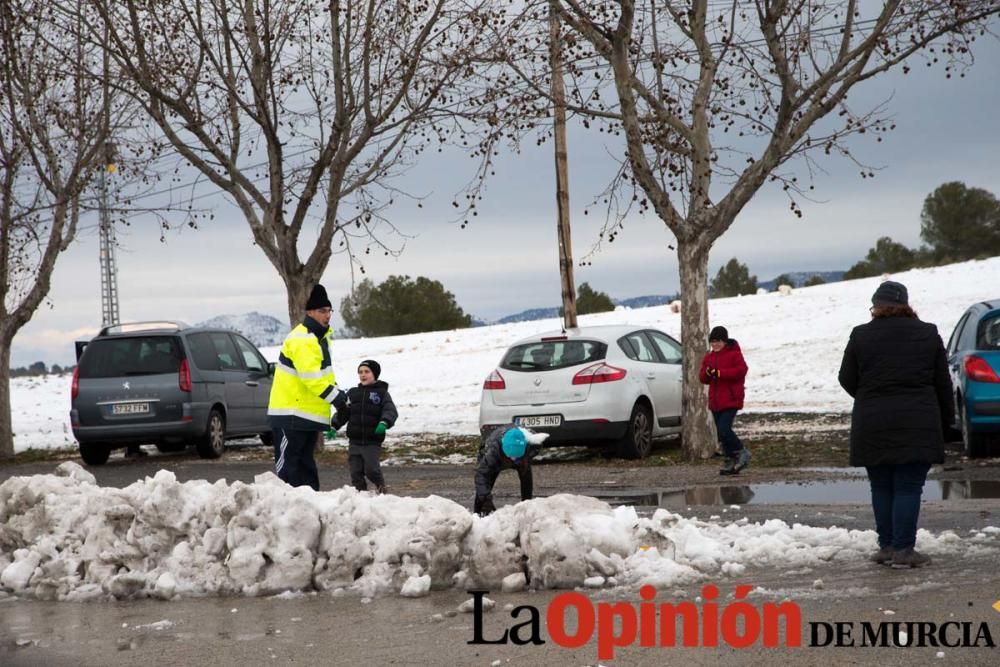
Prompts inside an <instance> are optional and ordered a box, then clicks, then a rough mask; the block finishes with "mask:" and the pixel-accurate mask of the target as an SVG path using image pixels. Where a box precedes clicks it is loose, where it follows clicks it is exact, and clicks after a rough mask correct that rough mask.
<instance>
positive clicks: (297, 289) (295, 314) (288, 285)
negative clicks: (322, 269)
mask: <svg viewBox="0 0 1000 667" xmlns="http://www.w3.org/2000/svg"><path fill="white" fill-rule="evenodd" d="M282 278H284V279H285V290H286V292H287V294H286V296H287V298H288V323H289V325H291V326H292V327H294V326H295V325H296V324H299V323H300V322H301V321H302V318H303V317H304V316H305V313H306V301H308V300H309V294H310V292H312V288H313V285H315V284H316V282H315V281H309V280H308V279H306V278H305V277H304V276H302V274H301V272H300V273H298V274H296V275H282ZM324 287H325V285H324Z"/></svg>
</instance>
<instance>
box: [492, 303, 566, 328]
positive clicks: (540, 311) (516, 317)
mask: <svg viewBox="0 0 1000 667" xmlns="http://www.w3.org/2000/svg"><path fill="white" fill-rule="evenodd" d="M550 317H559V308H558V307H555V308H531V309H530V310H522V311H521V312H520V313H514V314H513V315H506V316H504V317H501V318H500V319H499V320H497V321H496V324H510V323H511V322H530V321H532V320H544V319H548V318H550Z"/></svg>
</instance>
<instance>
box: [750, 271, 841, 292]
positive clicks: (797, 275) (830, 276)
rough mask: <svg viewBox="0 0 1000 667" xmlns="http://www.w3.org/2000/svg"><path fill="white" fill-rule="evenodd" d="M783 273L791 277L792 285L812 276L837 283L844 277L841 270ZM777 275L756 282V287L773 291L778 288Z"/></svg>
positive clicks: (800, 285) (803, 281)
mask: <svg viewBox="0 0 1000 667" xmlns="http://www.w3.org/2000/svg"><path fill="white" fill-rule="evenodd" d="M785 275H787V276H788V277H789V278H791V279H792V282H794V283H795V284H794V285H792V287H802V284H803V283H805V281H807V280H809V279H810V278H812V277H813V276H819V277H820V278H822V279H823V281H824V282H828V283H839V282H840V281H841V280H843V279H844V272H843V271H786V272H785ZM776 278H777V276H775V277H774V278H772V279H771V280H765V281H764V282H758V283H757V288H758V289H760V288H764V289H766V290H767V291H768V292H773V291H774V290H776V289H778V283H777V280H776Z"/></svg>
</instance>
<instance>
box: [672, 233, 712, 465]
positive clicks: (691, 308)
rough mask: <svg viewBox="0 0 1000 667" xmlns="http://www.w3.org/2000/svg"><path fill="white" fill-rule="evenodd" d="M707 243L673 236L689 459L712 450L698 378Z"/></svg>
mask: <svg viewBox="0 0 1000 667" xmlns="http://www.w3.org/2000/svg"><path fill="white" fill-rule="evenodd" d="M710 249H711V243H710V242H707V241H705V240H702V239H695V240H682V239H677V260H678V262H679V263H680V275H681V343H682V347H683V349H684V360H683V365H684V391H683V398H682V405H683V407H682V412H683V415H684V419H683V422H682V432H681V440H682V447H683V450H684V457H685V458H686V459H687V460H689V461H694V460H698V459H706V458H708V457H709V456H711V455H712V453H713V452H714V451H715V443H716V434H715V423H714V422H713V421H712V415H711V414H710V413H709V411H708V394H707V392H706V391H705V385H703V384H702V383H701V381H700V380H699V378H698V371H699V369H700V368H701V360H702V357H703V356H704V355H705V352H706V351H707V349H706V345H707V343H706V341H707V340H708V289H707V287H708V253H709V250H710Z"/></svg>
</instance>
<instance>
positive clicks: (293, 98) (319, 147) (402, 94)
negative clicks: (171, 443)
mask: <svg viewBox="0 0 1000 667" xmlns="http://www.w3.org/2000/svg"><path fill="white" fill-rule="evenodd" d="M87 2H88V3H89V4H90V5H91V6H92V7H93V8H94V9H96V10H97V12H98V13H99V14H100V15H101V17H102V23H103V24H102V25H101V26H100V27H96V28H95V29H94V31H93V34H92V35H91V39H92V40H93V41H94V43H102V41H103V33H104V31H105V30H106V31H107V34H108V39H107V41H106V42H105V45H106V48H107V50H108V53H109V54H110V56H111V59H112V62H113V63H114V68H115V70H116V71H115V72H114V73H113V79H117V80H118V81H120V82H127V83H124V84H120V85H121V89H122V92H125V93H127V94H130V95H132V96H133V97H134V98H135V99H136V100H137V101H138V102H139V103H140V104H141V105H142V107H143V108H144V110H145V113H146V114H148V116H149V118H150V119H151V120H152V123H153V125H154V127H155V128H156V130H157V131H158V133H159V136H158V137H156V138H155V139H154V140H153V142H154V143H155V144H156V145H157V147H158V148H157V150H158V151H163V150H165V149H166V148H170V149H172V150H173V151H176V153H178V154H179V155H180V156H182V157H183V158H184V159H185V160H186V161H187V162H189V163H190V165H192V166H193V167H194V169H196V170H197V172H199V173H200V174H201V175H202V176H203V177H205V178H207V179H208V180H209V181H211V183H213V184H214V185H215V186H216V187H218V188H219V189H220V190H221V191H222V192H224V193H225V194H226V195H227V196H228V198H229V199H230V200H231V201H232V202H233V203H235V205H236V206H237V207H238V208H239V210H240V211H241V212H242V214H243V217H244V218H245V220H246V222H247V223H248V225H249V226H250V230H251V232H252V235H253V239H254V242H255V243H256V245H258V246H259V247H260V248H261V250H262V251H263V253H264V255H265V256H266V257H267V259H268V261H269V262H270V263H271V265H272V266H274V268H275V269H276V270H277V272H278V274H279V275H280V276H281V278H282V280H283V281H284V283H285V287H286V291H287V300H288V316H289V320H290V321H291V322H295V321H297V320H298V319H299V318H300V317H301V313H302V311H303V309H304V306H305V302H306V299H307V298H308V295H309V291H310V289H311V287H312V285H313V284H314V283H316V282H317V281H318V280H319V279H320V278H321V276H322V275H323V272H324V270H325V269H326V267H327V265H328V263H329V262H330V259H331V257H332V255H333V253H334V252H335V251H337V252H340V251H341V249H342V251H344V252H347V253H348V254H349V256H350V257H351V258H352V269H353V268H354V266H355V261H354V260H356V259H357V258H358V257H359V256H360V255H361V254H362V252H361V248H360V247H352V240H353V241H354V242H355V245H356V246H364V253H367V252H370V250H371V249H373V248H374V249H376V250H379V251H382V252H384V253H386V254H389V253H395V252H398V250H399V248H396V247H390V246H389V245H387V243H386V242H385V241H384V235H383V234H382V232H383V231H385V232H386V233H390V234H391V233H393V232H394V231H398V230H396V228H395V227H394V225H392V224H391V223H390V222H389V220H388V218H387V214H386V210H387V207H388V206H390V205H391V204H392V203H393V202H394V200H395V198H398V197H401V196H408V195H407V193H403V192H400V191H399V190H397V189H396V188H395V187H394V186H393V184H392V183H393V178H394V177H395V176H398V175H399V174H400V173H401V172H403V171H404V170H405V169H407V168H408V167H410V166H411V165H412V164H413V163H414V160H415V159H416V157H417V156H418V155H419V154H420V153H422V152H423V151H425V150H427V149H428V148H430V147H432V146H434V145H435V144H438V143H439V142H444V141H447V140H450V139H452V138H454V139H457V140H459V142H460V141H461V139H462V138H463V137H462V132H461V129H460V127H459V122H460V121H459V118H460V114H461V109H462V108H463V106H465V105H466V104H467V103H468V100H467V98H466V96H465V95H464V94H463V91H461V90H460V88H461V86H460V82H461V81H462V80H463V77H465V76H467V74H468V63H469V62H470V58H471V56H472V54H473V53H475V52H476V49H487V48H488V45H486V44H485V43H483V42H482V40H480V39H479V36H480V33H481V32H482V26H483V25H485V24H487V23H488V22H489V16H490V13H491V11H492V10H491V3H489V2H488V1H487V0H473V1H472V2H460V1H457V0H431V1H430V2H426V3H407V2H382V1H381V0H365V1H357V0H354V1H345V0H328V1H325V2H319V1H317V0H271V1H270V2H244V1H242V0H157V1H156V2H152V1H150V0H87ZM473 149H474V150H476V149H477V147H476V146H475V145H474V146H473ZM473 171H475V170H473ZM479 173H480V174H482V173H484V172H483V171H482V170H480V172H479ZM469 201H470V202H474V200H471V199H470V200H469ZM456 205H457V202H456ZM471 206H472V204H471V203H467V204H466V205H465V207H464V208H470V207H471ZM459 208H463V207H462V206H460V207H459ZM314 231H315V237H313V233H314ZM338 239H339V242H338ZM361 270H362V272H363V270H364V269H363V267H362V268H361Z"/></svg>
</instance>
